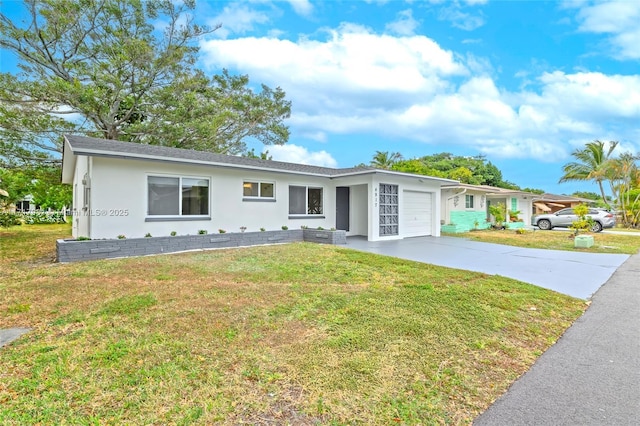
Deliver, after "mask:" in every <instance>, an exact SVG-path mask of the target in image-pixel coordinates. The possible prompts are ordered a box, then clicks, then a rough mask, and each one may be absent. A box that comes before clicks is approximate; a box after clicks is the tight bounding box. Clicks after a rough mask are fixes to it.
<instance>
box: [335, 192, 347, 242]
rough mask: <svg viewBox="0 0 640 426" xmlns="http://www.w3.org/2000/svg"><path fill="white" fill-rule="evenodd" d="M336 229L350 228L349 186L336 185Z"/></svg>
mask: <svg viewBox="0 0 640 426" xmlns="http://www.w3.org/2000/svg"><path fill="white" fill-rule="evenodd" d="M336 229H341V230H343V231H348V230H349V187H348V186H338V187H336Z"/></svg>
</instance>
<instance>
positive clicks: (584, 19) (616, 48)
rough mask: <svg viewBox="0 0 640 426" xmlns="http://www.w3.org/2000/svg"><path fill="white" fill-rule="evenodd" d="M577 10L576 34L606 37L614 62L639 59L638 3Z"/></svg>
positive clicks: (624, 0)
mask: <svg viewBox="0 0 640 426" xmlns="http://www.w3.org/2000/svg"><path fill="white" fill-rule="evenodd" d="M579 7H580V9H579V12H578V15H577V19H578V21H579V22H580V27H579V30H580V31H583V32H590V33H596V34H607V35H609V38H608V39H607V41H608V43H609V44H610V45H611V47H612V49H613V51H612V55H613V56H614V57H616V58H618V59H622V60H626V59H640V24H639V23H640V2H638V1H631V0H622V1H620V0H618V1H610V2H604V3H587V4H581V5H579Z"/></svg>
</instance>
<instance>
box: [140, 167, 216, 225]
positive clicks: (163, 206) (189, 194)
mask: <svg viewBox="0 0 640 426" xmlns="http://www.w3.org/2000/svg"><path fill="white" fill-rule="evenodd" d="M147 192H148V201H147V214H148V215H149V216H207V215H208V214H209V179H207V178H192V177H182V176H181V177H173V176H148V177H147Z"/></svg>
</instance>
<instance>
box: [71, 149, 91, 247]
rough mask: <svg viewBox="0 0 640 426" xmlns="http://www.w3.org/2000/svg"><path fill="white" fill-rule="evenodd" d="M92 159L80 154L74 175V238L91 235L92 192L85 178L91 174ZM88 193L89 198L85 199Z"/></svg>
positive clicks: (72, 227) (72, 231)
mask: <svg viewBox="0 0 640 426" xmlns="http://www.w3.org/2000/svg"><path fill="white" fill-rule="evenodd" d="M91 163H92V159H91V158H90V157H86V156H83V155H80V156H78V157H77V159H76V169H75V170H76V171H75V174H74V176H73V184H72V185H73V189H72V190H73V210H72V215H73V221H72V225H71V234H72V235H73V237H74V238H78V237H89V236H90V235H91V233H90V230H89V227H90V222H91V215H92V212H91V193H92V191H91V190H90V191H86V189H87V184H88V183H89V181H85V182H84V183H83V181H84V180H85V176H87V177H88V176H90V170H91ZM86 195H88V196H89V198H88V199H85V196H86Z"/></svg>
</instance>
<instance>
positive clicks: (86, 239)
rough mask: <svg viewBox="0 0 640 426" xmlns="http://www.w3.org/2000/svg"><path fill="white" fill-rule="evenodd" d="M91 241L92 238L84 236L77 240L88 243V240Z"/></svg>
mask: <svg viewBox="0 0 640 426" xmlns="http://www.w3.org/2000/svg"><path fill="white" fill-rule="evenodd" d="M90 239H91V238H89V237H85V236H82V235H81V236H79V237H78V238H76V241H88V240H90Z"/></svg>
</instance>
